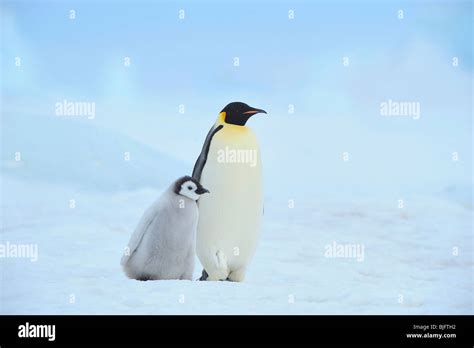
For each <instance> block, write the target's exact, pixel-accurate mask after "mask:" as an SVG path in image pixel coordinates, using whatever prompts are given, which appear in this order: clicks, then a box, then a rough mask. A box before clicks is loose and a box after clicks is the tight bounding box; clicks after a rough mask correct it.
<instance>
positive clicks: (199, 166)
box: [193, 125, 224, 182]
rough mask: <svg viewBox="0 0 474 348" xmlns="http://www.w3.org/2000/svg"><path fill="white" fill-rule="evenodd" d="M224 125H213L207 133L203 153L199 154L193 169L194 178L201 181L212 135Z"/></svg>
mask: <svg viewBox="0 0 474 348" xmlns="http://www.w3.org/2000/svg"><path fill="white" fill-rule="evenodd" d="M223 127H224V126H223V125H219V126H217V127H214V126H212V128H211V129H210V131H209V133H207V136H206V140H205V141H204V145H203V146H202V150H201V154H200V155H199V157H198V159H197V160H196V163H195V164H194V169H193V178H194V179H196V180H197V181H199V182H201V174H202V170H203V169H204V165H205V164H206V161H207V154H208V153H209V148H210V147H211V140H212V137H213V136H214V135H215V134H216V133H217V132H218V131H220V130H221V129H222V128H223Z"/></svg>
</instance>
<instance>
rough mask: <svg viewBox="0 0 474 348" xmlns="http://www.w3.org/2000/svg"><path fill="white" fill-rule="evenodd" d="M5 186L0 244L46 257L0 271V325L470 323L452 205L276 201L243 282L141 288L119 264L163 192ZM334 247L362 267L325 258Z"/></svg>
mask: <svg viewBox="0 0 474 348" xmlns="http://www.w3.org/2000/svg"><path fill="white" fill-rule="evenodd" d="M2 180H3V182H2V184H3V197H8V200H3V202H2V213H3V218H2V224H3V226H2V229H3V233H2V237H3V241H2V243H4V244H5V243H6V242H7V241H8V242H10V243H16V244H21V243H24V244H31V243H34V244H37V245H38V248H39V254H38V260H37V261H36V262H32V261H30V260H29V259H26V258H23V259H18V258H4V259H2V260H1V262H2V267H1V272H2V274H1V276H2V281H1V297H0V304H1V306H2V307H1V313H2V314H27V313H28V314H79V313H80V314H85V313H88V314H179V313H183V314H184V313H187V314H191V313H192V314H214V313H219V314H233V313H235V314H244V313H250V314H264V313H267V314H371V313H380V314H389V313H393V314H441V313H443V314H467V313H473V308H472V293H473V282H472V269H473V262H472V231H471V219H472V210H471V208H469V207H463V206H462V205H460V204H458V203H455V202H449V201H447V200H441V199H435V198H433V199H426V198H418V199H417V200H412V201H411V202H410V203H409V204H408V203H406V206H405V207H404V208H403V209H399V208H398V206H397V205H396V204H395V205H393V204H392V205H390V204H386V205H384V204H381V202H380V201H372V202H371V201H366V202H344V203H341V202H327V201H326V202H317V203H314V202H312V201H310V200H305V199H299V198H295V199H294V207H293V208H289V207H288V201H286V200H270V201H267V202H266V206H265V218H264V225H263V231H262V235H261V242H260V245H259V248H258V250H257V254H256V256H255V258H254V260H253V263H252V265H251V267H250V269H249V272H248V276H247V280H246V282H244V283H230V282H196V281H194V282H191V281H148V282H140V281H134V280H130V279H127V278H126V277H125V275H124V274H123V272H122V270H121V268H120V265H119V260H120V257H121V252H122V250H123V247H124V246H125V245H126V243H127V242H128V239H129V236H130V233H131V232H132V230H133V228H134V227H135V224H136V223H137V221H138V219H139V217H140V215H141V214H142V212H143V210H144V209H145V208H146V207H147V206H148V205H149V204H150V203H151V202H152V201H153V200H154V199H155V198H156V197H157V195H158V194H159V191H158V190H156V191H155V190H147V189H141V190H135V191H124V192H121V193H93V192H88V193H87V192H85V191H79V190H75V189H65V187H61V186H57V185H50V184H44V183H42V184H40V183H34V182H25V181H22V180H17V179H12V178H10V177H7V176H4V177H3V178H2ZM70 199H74V200H75V204H76V205H75V208H70V207H69V204H70V201H69V200H70ZM333 242H336V243H339V244H359V245H362V246H364V254H363V259H362V260H361V261H358V260H357V259H356V258H348V257H346V258H330V257H326V256H325V254H326V246H327V245H328V244H329V245H332V243H333ZM455 247H457V248H458V253H457V256H456V255H453V254H456V252H453V250H455V249H453V248H455ZM200 270H201V269H200V266H199V263H197V267H196V270H195V275H196V278H197V277H198V274H199V273H200Z"/></svg>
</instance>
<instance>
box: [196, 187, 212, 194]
mask: <svg viewBox="0 0 474 348" xmlns="http://www.w3.org/2000/svg"><path fill="white" fill-rule="evenodd" d="M196 193H197V194H198V195H202V194H204V193H209V190H208V189H205V188H204V187H200V188H198V189H197V190H196Z"/></svg>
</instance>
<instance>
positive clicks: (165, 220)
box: [121, 176, 209, 280]
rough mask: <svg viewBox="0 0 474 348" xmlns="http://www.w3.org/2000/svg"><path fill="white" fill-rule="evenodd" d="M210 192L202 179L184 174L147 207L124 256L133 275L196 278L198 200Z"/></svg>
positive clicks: (124, 262) (135, 277)
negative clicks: (194, 272) (201, 182)
mask: <svg viewBox="0 0 474 348" xmlns="http://www.w3.org/2000/svg"><path fill="white" fill-rule="evenodd" d="M206 192H209V191H208V190H206V189H205V188H204V187H202V185H201V184H200V183H199V181H198V180H196V179H194V178H191V177H189V176H183V177H182V178H179V179H178V180H176V181H175V182H174V183H173V184H172V185H171V186H170V187H169V188H168V189H167V190H166V191H165V192H164V193H163V195H162V196H161V197H160V198H158V200H157V201H155V203H153V204H152V205H151V207H149V208H148V209H147V211H146V212H145V213H144V214H143V216H142V218H141V220H140V222H139V223H138V226H137V228H136V229H135V232H134V233H133V235H132V237H131V238H130V242H129V243H128V246H127V247H126V248H125V252H124V255H123V257H122V260H121V265H122V267H123V270H124V271H125V273H126V275H127V276H128V277H129V278H132V279H137V280H158V279H189V280H191V279H192V275H193V271H194V255H195V234H196V227H197V222H198V217H199V213H198V207H197V204H196V201H197V200H198V199H199V197H200V196H201V195H202V194H204V193H206Z"/></svg>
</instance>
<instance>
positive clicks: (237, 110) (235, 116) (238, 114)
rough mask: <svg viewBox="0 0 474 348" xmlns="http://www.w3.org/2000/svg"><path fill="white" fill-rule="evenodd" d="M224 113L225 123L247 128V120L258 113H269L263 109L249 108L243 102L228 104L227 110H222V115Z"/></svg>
mask: <svg viewBox="0 0 474 348" xmlns="http://www.w3.org/2000/svg"><path fill="white" fill-rule="evenodd" d="M222 113H224V121H225V123H229V124H233V125H236V126H245V123H246V122H247V120H248V119H249V118H250V117H251V116H253V115H255V114H258V113H264V114H266V113H267V112H266V111H265V110H262V109H256V108H253V107H251V106H248V105H247V104H245V103H241V102H233V103H230V104H227V106H226V107H225V108H223V109H222V111H221V114H222Z"/></svg>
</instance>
